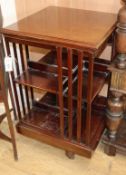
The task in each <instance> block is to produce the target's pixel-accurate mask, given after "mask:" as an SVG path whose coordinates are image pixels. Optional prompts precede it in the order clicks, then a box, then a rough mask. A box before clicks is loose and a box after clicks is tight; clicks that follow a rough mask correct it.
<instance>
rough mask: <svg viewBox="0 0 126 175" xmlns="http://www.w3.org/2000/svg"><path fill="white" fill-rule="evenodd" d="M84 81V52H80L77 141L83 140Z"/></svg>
mask: <svg viewBox="0 0 126 175" xmlns="http://www.w3.org/2000/svg"><path fill="white" fill-rule="evenodd" d="M82 83H83V52H78V88H77V141H78V142H80V141H81V130H82Z"/></svg>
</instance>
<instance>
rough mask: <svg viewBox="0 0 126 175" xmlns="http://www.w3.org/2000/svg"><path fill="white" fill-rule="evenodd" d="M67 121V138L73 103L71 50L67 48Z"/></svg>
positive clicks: (70, 136) (70, 130) (70, 124)
mask: <svg viewBox="0 0 126 175" xmlns="http://www.w3.org/2000/svg"><path fill="white" fill-rule="evenodd" d="M67 64H68V111H69V112H68V122H69V139H70V140H71V139H72V131H73V126H72V120H73V115H72V113H73V104H72V66H73V59H72V50H71V49H68V63H67Z"/></svg>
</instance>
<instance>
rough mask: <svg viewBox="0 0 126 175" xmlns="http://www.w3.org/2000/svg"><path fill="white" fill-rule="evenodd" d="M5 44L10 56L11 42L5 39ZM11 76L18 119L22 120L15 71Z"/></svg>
mask: <svg viewBox="0 0 126 175" xmlns="http://www.w3.org/2000/svg"><path fill="white" fill-rule="evenodd" d="M5 43H6V51H7V55H8V56H10V46H9V42H8V40H7V39H6V38H5ZM10 75H11V80H12V87H13V90H14V96H15V103H16V106H17V112H18V118H19V119H20V120H21V110H20V105H19V100H18V95H17V89H16V85H15V83H14V73H13V71H12V72H11V73H10ZM11 90H12V89H11Z"/></svg>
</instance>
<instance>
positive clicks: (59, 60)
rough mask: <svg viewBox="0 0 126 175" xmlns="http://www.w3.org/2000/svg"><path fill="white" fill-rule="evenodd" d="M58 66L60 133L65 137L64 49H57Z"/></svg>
mask: <svg viewBox="0 0 126 175" xmlns="http://www.w3.org/2000/svg"><path fill="white" fill-rule="evenodd" d="M57 64H58V97H59V107H60V132H61V136H62V137H63V136H64V111H63V109H64V104H63V71H62V48H60V47H58V48H57Z"/></svg>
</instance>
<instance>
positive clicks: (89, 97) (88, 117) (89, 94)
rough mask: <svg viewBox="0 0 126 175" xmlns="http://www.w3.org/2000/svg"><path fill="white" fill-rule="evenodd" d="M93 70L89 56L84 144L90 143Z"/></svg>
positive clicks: (92, 59)
mask: <svg viewBox="0 0 126 175" xmlns="http://www.w3.org/2000/svg"><path fill="white" fill-rule="evenodd" d="M93 70H94V58H93V57H92V56H90V57H89V70H88V84H87V87H88V88H87V114H86V132H85V133H86V144H89V143H90V136H91V106H92V105H91V103H92V93H93V92H92V91H93Z"/></svg>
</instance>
